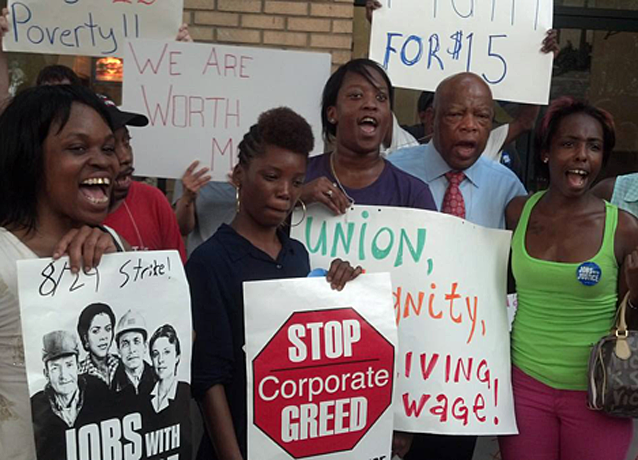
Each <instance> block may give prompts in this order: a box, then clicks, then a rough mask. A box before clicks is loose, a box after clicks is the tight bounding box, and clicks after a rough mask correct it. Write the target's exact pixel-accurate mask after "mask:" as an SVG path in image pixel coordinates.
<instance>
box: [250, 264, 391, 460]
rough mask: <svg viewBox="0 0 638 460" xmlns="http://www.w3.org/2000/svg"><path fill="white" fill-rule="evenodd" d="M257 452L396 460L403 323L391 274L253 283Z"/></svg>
mask: <svg viewBox="0 0 638 460" xmlns="http://www.w3.org/2000/svg"><path fill="white" fill-rule="evenodd" d="M244 304H245V318H246V357H247V359H246V366H247V369H246V370H247V376H248V379H247V380H248V420H249V423H248V460H289V459H292V458H295V459H297V458H306V459H315V458H316V459H319V458H321V459H331V460H337V459H341V460H347V459H353V458H357V459H382V458H385V459H387V460H389V459H390V447H391V442H392V422H393V415H394V414H393V410H392V401H393V392H394V381H395V350H396V345H397V331H396V325H395V324H394V318H393V314H392V285H391V282H390V276H389V275H388V274H387V273H377V274H373V275H361V276H360V277H358V278H357V279H355V280H353V281H351V282H349V283H348V284H347V285H346V286H345V288H344V289H343V290H342V291H335V290H332V289H331V288H330V284H329V283H328V282H326V279H325V278H323V277H322V278H302V279H289V280H273V281H261V282H250V283H244Z"/></svg>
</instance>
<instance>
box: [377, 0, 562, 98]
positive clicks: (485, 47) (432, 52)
mask: <svg viewBox="0 0 638 460" xmlns="http://www.w3.org/2000/svg"><path fill="white" fill-rule="evenodd" d="M552 14H553V2H552V0H487V1H477V0H403V1H396V0H394V1H393V0H384V1H383V8H381V9H380V10H378V11H375V13H374V20H373V21H372V38H371V42H370V58H371V59H374V60H375V61H377V62H379V63H381V64H382V65H383V67H385V68H386V69H387V71H388V72H389V74H390V77H391V78H392V82H393V83H394V84H395V85H397V86H401V87H405V88H413V89H421V90H428V91H434V90H435V89H436V87H437V85H438V84H439V83H440V82H441V81H442V80H443V79H444V78H446V77H448V76H450V75H454V74H456V73H459V72H473V73H475V74H478V75H480V76H482V77H483V79H484V80H485V81H486V82H487V83H488V84H489V85H490V87H491V88H492V93H493V94H494V98H495V99H501V100H509V101H514V102H523V103H530V104H547V101H548V99H549V88H550V80H551V72H552V57H551V54H543V53H541V52H540V49H541V44H542V41H543V38H544V37H545V33H546V31H547V30H549V29H550V28H551V27H552Z"/></svg>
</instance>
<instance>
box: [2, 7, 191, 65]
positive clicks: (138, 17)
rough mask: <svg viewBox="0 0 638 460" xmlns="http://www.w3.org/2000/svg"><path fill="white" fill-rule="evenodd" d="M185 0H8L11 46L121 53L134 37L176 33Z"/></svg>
mask: <svg viewBox="0 0 638 460" xmlns="http://www.w3.org/2000/svg"><path fill="white" fill-rule="evenodd" d="M183 5H184V2H183V0H9V3H8V8H9V16H8V21H9V32H8V33H7V34H5V36H4V40H3V46H4V49H5V50H7V51H26V52H29V53H46V54H74V55H85V56H96V57H104V56H117V57H122V56H123V54H124V44H125V43H126V41H127V40H130V39H132V38H156V39H172V40H174V39H175V37H176V36H177V30H178V29H179V25H180V24H181V22H182V9H183Z"/></svg>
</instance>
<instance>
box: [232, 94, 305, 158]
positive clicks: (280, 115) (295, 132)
mask: <svg viewBox="0 0 638 460" xmlns="http://www.w3.org/2000/svg"><path fill="white" fill-rule="evenodd" d="M267 145H274V146H277V147H280V148H282V149H286V150H290V151H291V152H294V153H298V154H299V155H304V156H305V157H306V158H307V157H308V154H309V153H310V152H311V151H312V149H313V148H314V145H315V137H314V135H313V134H312V128H310V125H309V124H308V122H307V121H306V120H305V119H304V118H303V117H302V116H301V115H299V114H297V113H296V112H294V111H293V110H292V109H289V108H288V107H278V108H275V109H270V110H268V111H266V112H264V113H262V114H261V115H259V119H258V120H257V124H256V125H253V126H251V127H250V129H249V130H248V132H247V133H246V134H245V135H244V138H243V140H242V141H241V142H240V143H239V147H238V149H239V164H240V165H242V166H248V165H249V164H250V162H251V161H252V159H253V158H255V157H256V156H259V155H263V154H264V153H265V151H266V146H267Z"/></svg>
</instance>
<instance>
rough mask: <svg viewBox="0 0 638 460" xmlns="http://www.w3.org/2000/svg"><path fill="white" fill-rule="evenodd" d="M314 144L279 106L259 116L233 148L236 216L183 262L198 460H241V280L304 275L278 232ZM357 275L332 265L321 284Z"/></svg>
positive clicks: (298, 120) (299, 254) (303, 265)
mask: <svg viewBox="0 0 638 460" xmlns="http://www.w3.org/2000/svg"><path fill="white" fill-rule="evenodd" d="M313 144H314V138H313V135H312V130H311V128H310V126H309V125H308V123H307V122H306V121H305V120H304V119H303V118H302V117H301V116H299V115H297V114H296V113H295V112H293V111H292V110H290V109H287V108H278V109H273V110H270V111H268V112H265V113H263V114H262V115H261V116H260V117H259V121H258V123H257V124H256V125H254V126H252V127H251V128H250V131H249V132H248V133H247V134H246V135H245V136H244V139H243V141H242V142H241V143H240V144H239V164H238V165H237V166H236V167H235V169H234V171H233V177H232V178H233V183H234V184H235V186H236V187H237V208H238V209H237V215H236V217H235V219H234V220H233V221H232V223H231V224H230V225H225V224H224V225H222V226H221V227H220V228H219V229H218V230H217V232H216V233H215V234H214V235H213V236H212V237H211V238H210V239H209V240H208V241H206V242H205V243H204V244H202V245H201V246H200V247H199V248H197V250H195V252H194V253H193V255H192V256H191V258H190V259H189V261H188V263H187V265H186V273H187V275H188V280H189V283H190V289H191V299H192V309H193V325H194V329H195V334H196V337H195V342H194V345H193V362H192V389H193V393H194V396H195V398H196V399H197V400H198V401H199V403H200V407H201V408H202V412H203V416H204V420H205V424H206V427H207V433H206V434H205V435H204V439H203V440H202V444H201V445H200V449H199V452H198V458H200V459H211V458H212V459H215V458H221V459H224V460H229V459H230V460H238V459H243V458H246V431H247V419H246V413H247V408H246V365H245V360H246V356H245V353H244V350H243V347H244V343H245V339H244V304H243V296H242V284H243V282H244V281H256V280H270V279H279V278H294V277H305V276H306V275H307V274H308V272H309V271H310V262H309V259H308V252H307V251H306V249H305V248H304V246H303V245H302V244H301V243H300V242H298V241H295V240H292V239H290V238H289V237H288V236H287V235H286V232H284V231H282V230H281V229H280V226H281V225H282V224H283V223H284V221H285V220H286V219H287V217H288V216H289V214H290V213H291V211H292V210H293V208H294V207H295V205H296V204H297V201H298V200H299V198H300V196H301V190H302V186H303V184H304V177H305V174H306V167H307V163H308V153H309V152H310V151H311V150H312V148H313ZM360 273H361V268H360V267H357V268H356V269H355V268H353V267H351V266H350V264H349V263H347V262H343V261H341V260H339V259H337V260H335V261H333V263H332V264H331V266H330V270H329V271H328V275H327V277H326V278H327V280H328V282H330V283H331V286H332V287H333V288H334V289H339V290H341V289H342V288H343V286H344V285H345V283H346V282H347V281H349V280H352V279H354V278H355V277H357V276H358V275H359V274H360Z"/></svg>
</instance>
